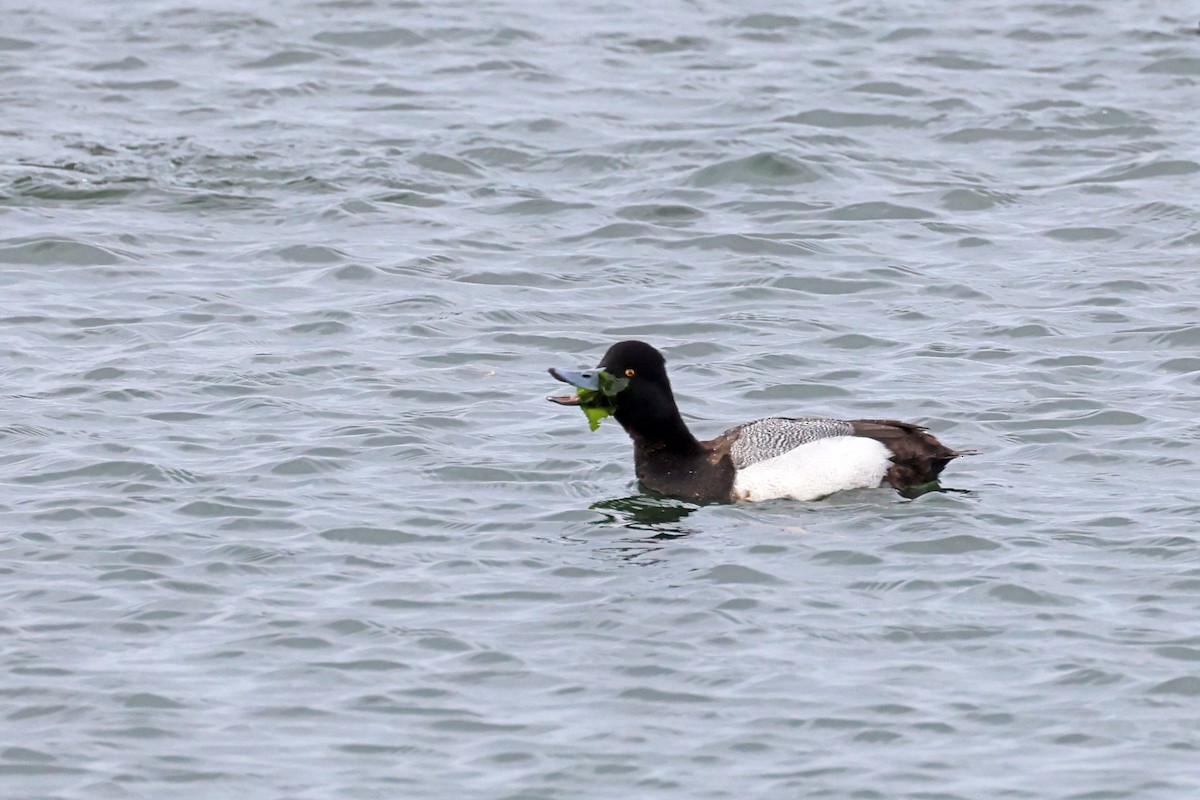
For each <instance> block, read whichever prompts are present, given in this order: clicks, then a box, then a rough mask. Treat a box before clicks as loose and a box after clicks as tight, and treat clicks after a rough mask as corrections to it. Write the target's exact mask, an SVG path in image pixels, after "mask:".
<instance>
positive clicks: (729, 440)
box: [550, 341, 971, 503]
mask: <svg viewBox="0 0 1200 800" xmlns="http://www.w3.org/2000/svg"><path fill="white" fill-rule="evenodd" d="M601 372H604V373H607V374H608V375H610V376H612V377H613V378H617V379H624V380H626V381H627V383H626V384H625V386H624V388H622V389H621V390H620V391H619V392H617V393H616V394H614V395H613V396H612V397H611V398H610V401H611V402H612V403H613V406H614V407H613V411H612V414H613V416H614V417H615V418H616V420H617V422H619V423H621V427H623V428H624V429H625V431H626V432H627V433H628V434H629V438H631V439H632V440H633V459H634V466H635V468H636V470H637V477H638V480H639V481H641V483H642V485H643V486H645V487H646V488H647V489H650V490H651V491H655V492H658V493H660V494H665V495H669V496H671V497H679V498H683V499H687V500H695V501H700V502H721V503H728V502H735V501H739V500H770V499H773V498H780V497H787V498H792V499H795V500H815V499H816V498H818V497H824V496H825V495H829V494H833V493H834V492H838V491H842V490H843V489H863V488H870V487H874V486H879V485H881V484H882V483H888V484H890V485H892V486H894V487H895V488H897V489H899V490H901V491H904V492H907V493H911V492H913V491H914V490H916V489H919V488H920V487H922V486H925V485H926V484H930V483H932V482H933V481H936V480H937V477H938V475H939V474H940V473H941V471H942V469H943V468H944V467H945V466H946V464H948V463H949V462H950V460H951V459H953V458H955V457H956V456H960V455H966V454H968V453H969V452H971V451H960V450H951V449H950V448H948V447H946V446H945V445H943V444H942V443H941V442H939V441H938V440H937V439H935V438H934V437H933V436H931V435H930V434H929V433H928V432H926V430H925V429H924V428H922V427H920V426H919V425H913V424H911V423H908V422H897V421H895V420H882V419H855V420H840V419H817V418H801V419H790V418H785V417H770V418H767V419H760V420H755V421H754V422H747V423H745V424H744V425H739V426H737V427H736V428H731V429H729V430H727V431H725V433H722V434H721V435H720V436H718V437H717V438H715V439H712V440H710V441H699V440H697V439H696V437H695V436H693V435H692V433H691V431H689V430H688V428H687V425H685V424H684V422H683V417H681V416H680V414H679V407H678V406H677V405H675V396H674V394H672V392H671V382H670V380H669V379H668V378H667V368H666V361H665V359H663V356H662V353H660V352H658V350H656V349H654V348H653V347H651V346H650V345H648V344H646V343H645V342H637V341H628V342H619V343H617V344H615V345H613V346H612V347H610V348H609V350H608V352H607V353H605V354H604V358H602V359H601V360H600V365H599V366H598V367H597V368H596V369H594V370H590V371H587V372H569V371H566V370H558V369H551V370H550V374H551V375H553V376H554V377H555V378H557V379H558V380H560V381H563V382H565V383H569V384H571V385H572V386H576V387H579V388H581V389H590V390H592V391H597V390H599V389H600V388H601V376H600V373H601ZM610 385H611V382H610ZM550 400H553V401H554V402H556V403H560V404H562V405H579V403H580V398H579V397H577V396H569V397H551V398H550Z"/></svg>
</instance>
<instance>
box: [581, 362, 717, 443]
mask: <svg viewBox="0 0 1200 800" xmlns="http://www.w3.org/2000/svg"><path fill="white" fill-rule="evenodd" d="M599 367H600V368H601V369H603V370H604V371H605V372H607V373H608V374H610V375H612V376H613V377H614V378H624V379H625V380H628V381H629V385H628V386H626V387H625V390H624V391H622V392H621V393H620V394H618V395H617V396H616V398H615V399H616V409H615V410H614V411H613V416H614V417H615V418H616V420H617V422H619V423H621V427H623V428H624V429H625V430H626V431H628V432H629V433H630V435H632V436H635V437H637V438H640V439H642V440H644V441H646V442H647V443H650V442H662V443H666V444H668V445H670V446H672V447H677V446H684V445H687V446H690V445H691V444H692V443H694V442H695V439H694V438H693V437H692V435H691V433H689V432H688V429H687V426H686V425H684V423H683V418H682V417H681V416H680V415H679V408H678V406H676V405H675V395H674V393H673V392H672V391H671V380H670V378H668V377H667V361H666V359H665V358H663V354H662V353H660V352H659V351H658V350H657V349H655V348H653V347H651V346H650V345H648V344H646V343H645V342H639V341H634V340H630V341H625V342H617V343H616V344H614V345H613V346H612V347H610V348H608V352H607V353H605V354H604V358H602V359H600V364H599Z"/></svg>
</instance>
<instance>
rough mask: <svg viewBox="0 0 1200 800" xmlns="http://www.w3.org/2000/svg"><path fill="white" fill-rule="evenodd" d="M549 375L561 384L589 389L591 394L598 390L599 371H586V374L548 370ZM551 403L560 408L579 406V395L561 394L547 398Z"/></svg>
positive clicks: (564, 370)
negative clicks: (556, 404)
mask: <svg viewBox="0 0 1200 800" xmlns="http://www.w3.org/2000/svg"><path fill="white" fill-rule="evenodd" d="M550 374H551V375H553V376H554V378H555V379H557V380H560V381H562V382H563V383H569V384H571V385H572V386H575V387H577V388H579V389H590V390H592V391H593V392H595V391H598V390H599V389H600V370H588V371H587V372H572V371H571V370H569V369H555V368H554V367H551V368H550ZM546 399H547V400H549V401H550V402H551V403H558V404H559V405H560V406H577V405H579V402H580V400H579V395H577V394H562V395H554V396H552V397H547V398H546Z"/></svg>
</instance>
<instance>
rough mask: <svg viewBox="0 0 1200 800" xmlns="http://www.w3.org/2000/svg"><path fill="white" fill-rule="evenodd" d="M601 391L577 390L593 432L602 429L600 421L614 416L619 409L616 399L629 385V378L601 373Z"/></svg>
mask: <svg viewBox="0 0 1200 800" xmlns="http://www.w3.org/2000/svg"><path fill="white" fill-rule="evenodd" d="M597 377H598V378H599V384H600V388H599V389H576V390H575V391H576V394H578V395H579V407H580V408H582V409H583V413H584V416H586V417H587V421H588V427H589V428H591V429H592V430H596V428H599V427H600V420H602V419H604V418H605V417H609V416H612V413H613V412H614V411H616V409H617V400H616V397H617V395H618V394H620V393H621V392H623V391H624V390H625V387H626V386H628V385H629V379H628V378H614V377H613V376H612V375H609V374H608V373H607V372H601V373H600V374H599V375H598V376H597Z"/></svg>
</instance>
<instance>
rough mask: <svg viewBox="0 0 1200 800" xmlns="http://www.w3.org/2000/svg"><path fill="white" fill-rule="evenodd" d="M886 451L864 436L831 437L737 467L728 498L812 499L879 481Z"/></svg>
mask: <svg viewBox="0 0 1200 800" xmlns="http://www.w3.org/2000/svg"><path fill="white" fill-rule="evenodd" d="M890 456H891V452H890V451H889V450H888V449H887V447H885V446H884V445H883V444H881V443H880V442H877V441H875V440H874V439H868V438H866V437H864V436H831V437H829V438H827V439H818V440H817V441H815V442H809V443H808V444H802V445H800V446H799V447H796V448H794V449H792V450H788V451H787V452H786V453H784V454H783V455H778V456H775V457H774V458H768V459H767V460H765V461H759V462H758V463H756V464H751V465H750V466H748V467H746V468H745V469H740V470H738V473H737V477H736V478H735V479H734V481H733V499H734V500H750V501H755V500H773V499H775V498H777V497H789V498H791V499H793V500H816V499H817V498H818V497H825V496H826V495H830V494H833V493H834V492H840V491H842V490H843V489H869V488H873V487H875V486H878V485H879V484H880V483H882V482H883V476H884V474H885V473H886V472H887V470H888V467H890V466H891V463H892V462H891V461H890V460H889V457H890Z"/></svg>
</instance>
